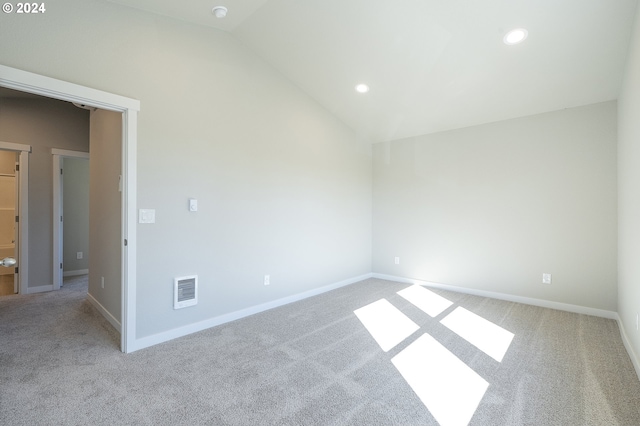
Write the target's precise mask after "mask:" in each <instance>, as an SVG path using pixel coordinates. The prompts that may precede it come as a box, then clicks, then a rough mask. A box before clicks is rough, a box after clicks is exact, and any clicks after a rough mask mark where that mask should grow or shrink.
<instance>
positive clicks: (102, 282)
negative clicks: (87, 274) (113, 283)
mask: <svg viewBox="0 0 640 426" xmlns="http://www.w3.org/2000/svg"><path fill="white" fill-rule="evenodd" d="M100 285H101V286H102V288H104V277H100Z"/></svg>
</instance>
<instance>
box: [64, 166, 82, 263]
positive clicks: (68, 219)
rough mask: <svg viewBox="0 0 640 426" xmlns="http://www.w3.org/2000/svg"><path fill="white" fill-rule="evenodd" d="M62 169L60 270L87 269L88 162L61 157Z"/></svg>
mask: <svg viewBox="0 0 640 426" xmlns="http://www.w3.org/2000/svg"><path fill="white" fill-rule="evenodd" d="M62 168H63V170H64V174H63V191H62V192H63V200H64V203H63V204H64V205H63V211H64V214H63V218H64V228H63V229H64V231H63V234H64V235H63V241H64V244H63V267H64V272H73V271H83V270H86V269H89V161H88V160H86V159H81V158H64V159H63V160H62ZM78 252H82V253H83V255H82V259H78V258H77V253H78Z"/></svg>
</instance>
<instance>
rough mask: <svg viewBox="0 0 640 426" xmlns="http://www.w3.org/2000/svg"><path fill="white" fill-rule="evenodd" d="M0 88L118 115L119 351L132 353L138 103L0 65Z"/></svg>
mask: <svg viewBox="0 0 640 426" xmlns="http://www.w3.org/2000/svg"><path fill="white" fill-rule="evenodd" d="M0 87H7V88H9V89H14V90H20V91H22V92H28V93H34V94H36V95H41V96H46V97H49V98H54V99H60V100H63V101H69V102H77V103H81V104H84V105H88V106H92V107H96V108H102V109H106V110H110V111H118V112H121V113H122V179H123V187H122V213H121V214H122V229H121V234H122V235H121V236H122V239H121V240H122V250H121V256H122V271H121V282H122V288H121V294H122V296H121V307H122V317H121V318H120V324H121V332H120V349H121V350H122V351H123V352H132V351H134V350H136V349H137V347H136V346H137V345H136V198H137V194H136V185H137V182H136V181H137V158H136V155H137V142H138V111H139V110H140V101H138V100H135V99H131V98H126V97H124V96H120V95H115V94H113V93H107V92H103V91H101V90H96V89H91V88H89V87H84V86H80V85H77V84H73V83H69V82H66V81H62V80H57V79H54V78H50V77H45V76H42V75H38V74H34V73H30V72H27V71H23V70H19V69H16V68H11V67H7V66H4V65H0ZM21 272H22V271H21Z"/></svg>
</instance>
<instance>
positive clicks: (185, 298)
mask: <svg viewBox="0 0 640 426" xmlns="http://www.w3.org/2000/svg"><path fill="white" fill-rule="evenodd" d="M173 284H174V285H173V309H182V308H186V307H187V306H193V305H195V304H197V303H198V276H197V275H191V276H189V277H180V278H176V279H175V280H173Z"/></svg>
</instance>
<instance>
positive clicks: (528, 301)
mask: <svg viewBox="0 0 640 426" xmlns="http://www.w3.org/2000/svg"><path fill="white" fill-rule="evenodd" d="M373 278H378V279H381V280H387V281H396V282H399V283H407V284H418V285H422V286H425V287H432V288H439V289H441V290H448V291H454V292H456V293H463V294H471V295H474V296H481V297H490V298H492V299H499V300H506V301H508V302H517V303H523V304H525V305H533V306H540V307H541V308H550V309H557V310H559V311H566V312H573V313H576V314H584V315H593V316H595V317H601V318H608V319H617V318H618V314H617V313H616V312H614V311H606V310H604V309H596V308H589V307H586V306H579V305H571V304H568V303H561V302H552V301H550V300H542V299H534V298H531V297H523V296H514V295H512V294H506V293H496V292H492V291H485V290H477V289H473V288H466V287H457V286H452V285H447V284H440V283H434V282H429V281H422V280H416V279H413V278H404V277H396V276H393V275H385V274H377V273H374V274H373Z"/></svg>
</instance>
